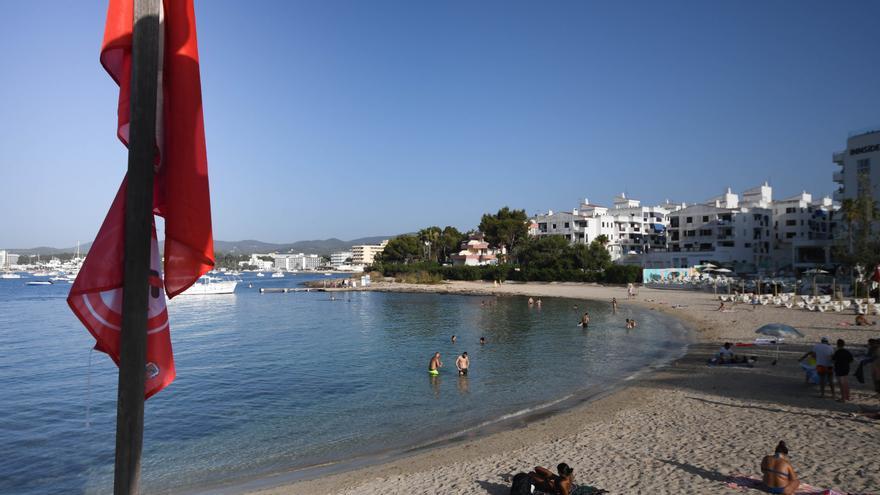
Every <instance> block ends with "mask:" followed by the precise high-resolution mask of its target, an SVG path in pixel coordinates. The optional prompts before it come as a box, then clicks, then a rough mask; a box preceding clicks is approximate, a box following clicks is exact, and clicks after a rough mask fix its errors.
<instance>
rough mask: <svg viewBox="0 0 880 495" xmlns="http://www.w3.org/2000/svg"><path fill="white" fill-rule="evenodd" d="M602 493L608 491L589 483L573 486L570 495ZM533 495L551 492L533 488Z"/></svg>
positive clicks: (549, 494)
mask: <svg viewBox="0 0 880 495" xmlns="http://www.w3.org/2000/svg"><path fill="white" fill-rule="evenodd" d="M602 493H608V490H603V489H601V488H596V487H594V486H589V485H578V486H576V487H574V488H573V489H572V490H571V492H570V495H600V494H602ZM535 495H553V494H552V493H547V492H542V491H540V490H535Z"/></svg>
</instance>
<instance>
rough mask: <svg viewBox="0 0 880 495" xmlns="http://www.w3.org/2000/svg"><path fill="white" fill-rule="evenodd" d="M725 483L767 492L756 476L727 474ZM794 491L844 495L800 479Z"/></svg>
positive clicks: (811, 493)
mask: <svg viewBox="0 0 880 495" xmlns="http://www.w3.org/2000/svg"><path fill="white" fill-rule="evenodd" d="M725 484H726V485H727V487H728V488H732V489H734V490H738V491H741V492H745V491H749V490H760V491H761V492H762V493H767V492H766V491H765V490H764V483H763V482H762V481H761V478H758V477H757V476H745V475H733V476H728V477H727V480H726V482H725ZM794 493H795V495H846V493H844V492H839V491H837V490H834V489H827V488H818V487H815V486H812V485H808V484H806V483H804V482H803V481H801V484H800V486H799V487H798V490H797V491H796V492H794Z"/></svg>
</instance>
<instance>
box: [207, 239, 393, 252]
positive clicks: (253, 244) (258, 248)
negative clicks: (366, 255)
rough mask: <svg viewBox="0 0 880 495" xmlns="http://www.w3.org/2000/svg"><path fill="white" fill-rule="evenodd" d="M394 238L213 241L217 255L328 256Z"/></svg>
mask: <svg viewBox="0 0 880 495" xmlns="http://www.w3.org/2000/svg"><path fill="white" fill-rule="evenodd" d="M392 237H394V236H373V237H361V238H360V239H352V240H350V241H343V240H340V239H336V238H335V237H333V238H330V239H323V240H313V241H297V242H291V243H283V244H273V243H270V242H262V241H255V240H244V241H214V250H215V251H217V252H219V253H234V254H251V253H273V252H275V253H290V252H293V253H312V254H322V255H329V254H330V253H332V252H334V251H344V250H346V249H350V248H351V247H352V246H354V245H356V244H379V243H380V242H382V241H383V240H385V239H391V238H392Z"/></svg>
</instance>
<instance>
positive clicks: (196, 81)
mask: <svg viewBox="0 0 880 495" xmlns="http://www.w3.org/2000/svg"><path fill="white" fill-rule="evenodd" d="M163 7H164V8H163V16H162V27H163V29H162V40H163V41H162V44H163V45H164V48H163V50H162V54H161V59H160V64H161V66H162V71H161V77H162V81H161V83H162V84H160V85H159V88H160V90H159V92H160V95H159V105H158V106H157V107H158V108H159V112H160V115H161V118H159V119H158V121H157V139H156V142H157V143H158V145H159V147H160V162H159V165H158V167H157V171H156V187H155V193H154V199H153V211H154V213H156V214H157V215H160V216H162V217H164V218H165V290H166V291H167V292H168V297H174V296H176V295H177V294H180V293H181V292H183V291H184V290H186V288H187V287H189V286H190V285H192V284H193V283H194V282H195V281H196V280H198V278H199V277H200V276H202V275H203V274H205V273H206V272H208V271H209V270H210V269H211V268H212V267H213V266H214V238H213V236H212V234H211V201H210V195H209V193H208V157H207V152H206V149H205V126H204V119H203V117H202V90H201V79H200V77H199V50H198V44H197V41H196V22H195V12H194V10H193V1H192V0H164V1H163ZM133 10H134V7H133V0H110V8H109V10H108V13H107V24H106V26H105V30H104V43H103V46H102V49H101V64H102V65H103V66H104V68H105V69H106V70H107V72H108V73H109V74H110V76H111V77H112V78H113V80H115V81H116V82H117V84H119V111H118V124H117V135H118V136H119V139H121V140H122V141H123V142H124V143H128V122H129V95H130V84H129V83H130V74H131V33H132V16H133Z"/></svg>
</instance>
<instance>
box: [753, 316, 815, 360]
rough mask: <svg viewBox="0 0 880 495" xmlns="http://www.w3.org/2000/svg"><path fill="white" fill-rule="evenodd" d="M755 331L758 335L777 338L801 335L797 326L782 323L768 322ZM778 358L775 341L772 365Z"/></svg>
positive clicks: (777, 348)
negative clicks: (774, 354)
mask: <svg viewBox="0 0 880 495" xmlns="http://www.w3.org/2000/svg"><path fill="white" fill-rule="evenodd" d="M755 333H757V334H760V335H766V336H768V337H776V338H777V339H781V338H785V337H789V338H791V337H803V336H804V334H802V333H801V332H800V331H799V330H798V329H797V328H794V327H791V326H788V325H784V324H782V323H768V324H767V325H764V326H762V327H760V328H758V329H757V330H755ZM778 360H779V341H778V340H777V341H776V356H775V357H774V358H773V363H771V364H772V365H773V366H776V361H778Z"/></svg>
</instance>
